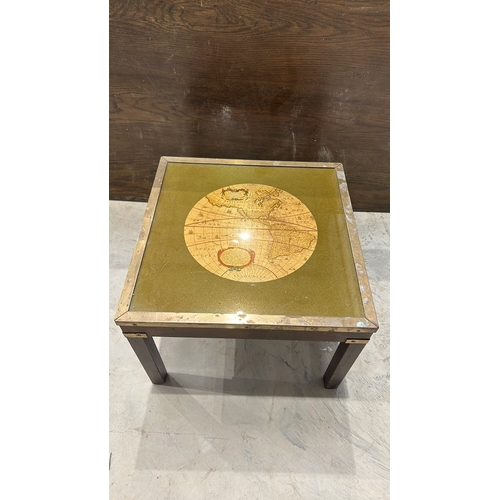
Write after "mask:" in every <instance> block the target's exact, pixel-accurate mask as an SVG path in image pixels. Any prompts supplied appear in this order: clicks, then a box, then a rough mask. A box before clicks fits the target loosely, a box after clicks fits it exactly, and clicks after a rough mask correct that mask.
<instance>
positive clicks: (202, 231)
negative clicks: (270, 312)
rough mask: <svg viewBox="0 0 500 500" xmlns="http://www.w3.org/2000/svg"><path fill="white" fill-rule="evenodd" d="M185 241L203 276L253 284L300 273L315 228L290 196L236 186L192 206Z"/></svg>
mask: <svg viewBox="0 0 500 500" xmlns="http://www.w3.org/2000/svg"><path fill="white" fill-rule="evenodd" d="M184 240H185V242H186V245H187V248H188V250H189V252H190V253H191V255H192V256H193V257H194V259H195V260H196V261H197V262H198V263H199V264H200V265H201V266H203V267H204V268H205V269H206V270H207V271H210V272H211V273H213V274H216V275H217V276H220V277H222V278H226V279H229V280H233V281H241V282H249V283H258V282H263V281H271V280H275V279H278V278H283V277H284V276H287V275H289V274H291V273H293V272H294V271H296V270H297V269H299V268H300V267H302V266H303V265H304V264H305V263H306V262H307V261H308V260H309V258H310V257H311V255H312V254H313V252H314V249H315V247H316V242H317V240H318V228H317V225H316V221H315V219H314V217H313V215H312V214H311V212H310V211H309V209H308V208H307V207H306V206H305V205H304V204H303V203H302V202H301V201H300V200H299V199H297V198H296V197H295V196H293V195H291V194H290V193H287V192H286V191H283V190H282V189H278V188H276V187H272V186H265V185H262V184H236V185H232V186H227V187H224V188H222V189H218V190H216V191H213V192H211V193H210V194H207V195H206V196H205V197H203V198H202V199H201V200H200V201H199V202H198V203H196V204H195V205H194V207H193V208H192V209H191V211H190V212H189V214H188V216H187V218H186V222H185V225H184Z"/></svg>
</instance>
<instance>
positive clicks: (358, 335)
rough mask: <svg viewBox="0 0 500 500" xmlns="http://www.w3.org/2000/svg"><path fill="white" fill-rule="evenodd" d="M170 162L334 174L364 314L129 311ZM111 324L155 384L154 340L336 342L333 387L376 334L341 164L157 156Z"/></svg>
mask: <svg viewBox="0 0 500 500" xmlns="http://www.w3.org/2000/svg"><path fill="white" fill-rule="evenodd" d="M169 163H190V164H206V165H242V166H244V165H247V166H262V167H266V166H270V167H276V166H282V167H313V168H329V169H334V170H335V171H336V174H337V181H338V185H339V190H340V196H341V200H342V205H343V210H344V217H345V224H346V227H347V231H348V234H349V241H350V248H351V251H352V257H353V259H354V263H355V268H356V275H357V281H358V284H359V290H360V294H361V299H362V304H363V309H364V315H363V316H362V317H355V318H353V317H318V316H312V317H306V316H279V315H256V314H238V313H236V314H211V313H174V312H156V311H155V312H152V311H149V312H148V311H134V310H131V309H130V305H131V302H132V297H133V294H134V288H135V285H136V282H137V278H138V275H139V271H140V267H141V262H142V259H143V256H144V252H145V249H146V244H147V241H148V237H149V233H150V229H151V226H152V223H153V219H154V216H155V210H156V207H157V203H158V199H159V196H160V192H161V188H162V183H163V179H164V176H165V171H166V169H167V166H168V164H169ZM115 323H116V324H117V325H118V326H119V327H120V329H121V331H122V333H123V335H124V336H125V337H126V338H127V340H128V341H129V343H130V345H131V346H132V348H133V350H134V351H135V353H136V355H137V357H138V358H139V361H140V362H141V364H142V366H143V367H144V369H145V371H146V373H147V374H148V376H149V378H150V379H151V381H152V383H154V384H163V383H165V381H166V378H167V370H166V369H165V366H164V364H163V361H162V359H161V357H160V353H159V352H158V349H157V347H156V344H155V342H154V340H153V337H192V338H231V339H233V338H234V339H269V340H271V339H277V340H307V341H323V342H325V341H332V342H339V345H338V347H337V349H336V351H335V353H334V354H333V358H332V360H331V362H330V364H329V366H328V368H327V369H326V372H325V374H324V377H323V381H324V385H325V387H326V388H328V389H329V388H337V387H338V386H339V384H340V383H341V382H342V380H343V379H344V377H345V376H346V374H347V372H348V371H349V369H350V368H351V366H352V365H353V363H354V362H355V361H356V359H357V357H358V356H359V354H360V353H361V351H362V350H363V348H364V347H365V345H366V344H367V343H368V341H369V339H370V337H371V335H372V334H373V333H375V332H376V331H377V330H378V324H377V317H376V312H375V307H374V304H373V298H372V294H371V290H370V284H369V281H368V276H367V273H366V267H365V263H364V258H363V254H362V250H361V245H360V242H359V238H358V234H357V229H356V222H355V219H354V214H353V211H352V206H351V202H350V197H349V192H348V188H347V183H346V178H345V175H344V170H343V167H342V164H340V163H316V162H285V161H255V160H226V159H212V158H185V157H167V156H164V157H161V159H160V163H159V166H158V170H157V173H156V177H155V180H154V183H153V187H152V190H151V194H150V197H149V201H148V203H147V206H146V211H145V214H144V218H143V222H142V227H141V231H140V234H139V238H138V240H137V244H136V247H135V250H134V253H133V256H132V260H131V263H130V267H129V270H128V274H127V278H126V281H125V284H124V288H123V291H122V294H121V298H120V301H119V304H118V309H117V312H116V315H115Z"/></svg>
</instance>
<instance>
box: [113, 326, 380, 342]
mask: <svg viewBox="0 0 500 500" xmlns="http://www.w3.org/2000/svg"><path fill="white" fill-rule="evenodd" d="M120 328H121V330H122V332H123V333H124V334H126V333H142V334H146V335H147V336H148V337H188V338H219V339H263V340H310V341H319V342H345V341H346V340H350V339H356V340H357V339H359V340H362V339H366V340H368V339H370V337H371V335H372V334H373V331H371V332H370V331H362V332H359V333H358V332H337V331H335V332H320V331H311V330H276V329H269V330H265V329H255V328H254V329H251V328H245V329H239V328H166V327H140V326H121V327H120Z"/></svg>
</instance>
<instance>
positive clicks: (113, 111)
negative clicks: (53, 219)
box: [109, 0, 389, 212]
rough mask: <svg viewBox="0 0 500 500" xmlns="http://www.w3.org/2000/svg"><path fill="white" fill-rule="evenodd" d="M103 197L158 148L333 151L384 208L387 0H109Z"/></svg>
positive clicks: (128, 193) (366, 205)
mask: <svg viewBox="0 0 500 500" xmlns="http://www.w3.org/2000/svg"><path fill="white" fill-rule="evenodd" d="M109 138H110V177H109V181H110V199H120V200H141V201H144V200H147V198H148V195H149V191H150V188H151V185H152V183H153V178H154V174H155V172H156V168H157V166H158V161H159V158H160V156H164V155H168V156H195V157H209V158H236V159H259V160H292V161H334V162H341V163H343V164H344V168H345V171H346V177H347V181H348V183H349V188H350V193H351V199H352V203H353V207H354V209H355V210H358V211H382V212H385V211H389V1H388V0H359V1H356V0H197V1H192V0H174V1H167V0H110V137H109Z"/></svg>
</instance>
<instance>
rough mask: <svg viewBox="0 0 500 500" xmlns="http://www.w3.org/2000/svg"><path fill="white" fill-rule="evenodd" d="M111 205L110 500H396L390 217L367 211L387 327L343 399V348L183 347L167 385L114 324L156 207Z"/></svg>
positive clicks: (193, 342) (166, 356) (171, 346)
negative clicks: (329, 377) (331, 385)
mask: <svg viewBox="0 0 500 500" xmlns="http://www.w3.org/2000/svg"><path fill="white" fill-rule="evenodd" d="M109 206H110V282H109V283H110V302H109V342H110V343H109V356H110V358H109V368H110V374H109V409H110V424H109V429H110V440H109V452H110V458H109V483H110V499H111V500H128V499H137V500H148V499H152V500H163V499H168V500H177V499H179V500H183V499H187V498H189V499H190V500H196V499H208V498H214V499H218V500H223V499H230V500H239V499H266V500H267V499H282V498H286V499H288V500H292V499H328V500H335V499H339V500H340V499H341V500H349V499H353V500H354V499H356V500H360V499H363V500H371V499H373V500H375V499H377V500H382V499H388V498H389V384H390V380H389V377H390V375H389V374H390V366H389V363H390V354H389V214H382V213H358V212H357V213H355V217H356V222H357V225H358V231H359V235H360V240H361V245H362V248H363V251H364V256H365V261H366V265H367V271H368V275H369V277H370V283H371V287H372V293H373V297H374V301H375V306H376V309H377V314H378V319H379V325H380V329H379V331H378V332H377V333H375V334H374V336H373V337H372V340H371V341H370V342H369V343H368V345H367V346H366V348H365V349H364V350H363V352H362V353H361V355H360V357H359V358H358V360H357V361H356V363H355V364H354V366H353V367H352V368H351V370H350V372H349V373H348V375H347V377H346V378H345V380H344V381H343V382H342V384H341V385H340V387H339V388H338V389H336V390H326V389H324V388H323V384H322V375H323V372H324V371H325V369H326V367H327V365H328V363H329V361H330V359H331V356H332V352H333V351H334V350H335V347H336V344H335V343H321V342H297V341H259V340H221V339H181V338H179V339H169V338H162V339H155V340H156V341H157V345H158V348H159V350H160V353H161V355H162V358H163V360H164V362H165V366H166V367H167V370H168V372H169V378H168V380H167V383H166V384H165V385H163V386H157V385H152V384H151V382H150V381H149V378H148V377H147V375H146V373H145V372H144V370H143V368H142V366H141V365H140V364H139V361H138V360H137V358H136V356H135V354H134V352H133V351H132V349H131V347H130V346H129V344H128V342H127V341H126V339H125V338H124V337H123V335H122V334H121V332H120V329H119V328H118V327H117V326H116V325H115V324H114V322H113V317H114V313H115V310H116V306H117V303H118V299H119V296H120V293H121V289H122V286H123V283H124V281H125V276H126V273H127V269H128V265H129V262H130V258H131V256H132V252H133V250H134V246H135V242H136V239H137V236H138V234H139V229H140V225H141V220H142V216H143V214H144V210H145V207H146V204H145V203H137V202H119V201H110V205H109Z"/></svg>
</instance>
